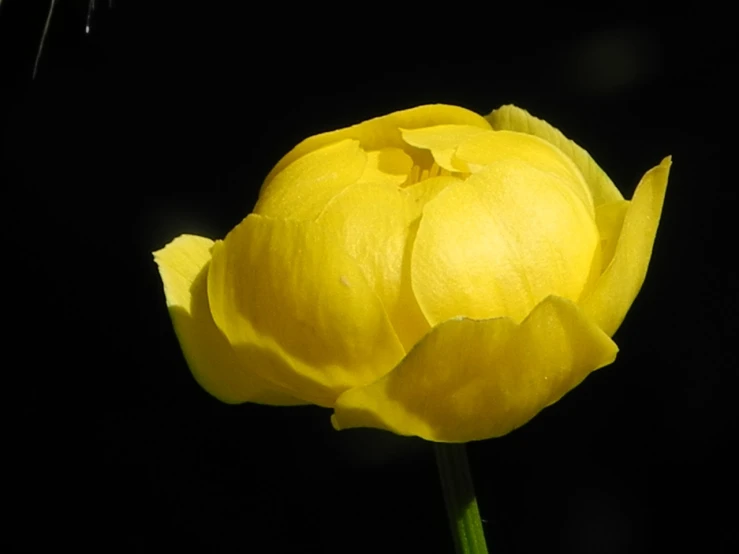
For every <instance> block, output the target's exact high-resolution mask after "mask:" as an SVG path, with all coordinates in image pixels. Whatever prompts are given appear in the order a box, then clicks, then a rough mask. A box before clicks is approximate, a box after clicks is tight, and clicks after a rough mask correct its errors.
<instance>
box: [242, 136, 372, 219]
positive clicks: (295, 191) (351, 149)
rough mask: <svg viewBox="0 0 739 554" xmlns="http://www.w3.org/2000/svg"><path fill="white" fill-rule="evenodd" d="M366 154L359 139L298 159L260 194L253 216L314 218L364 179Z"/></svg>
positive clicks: (328, 147) (316, 151) (319, 150)
mask: <svg viewBox="0 0 739 554" xmlns="http://www.w3.org/2000/svg"><path fill="white" fill-rule="evenodd" d="M366 164H367V155H366V154H365V153H364V151H363V150H362V149H361V148H360V147H359V142H358V141H356V140H342V141H339V142H336V143H335V144H330V145H328V146H324V147H323V148H319V149H318V150H315V151H313V152H310V153H308V154H306V155H305V156H303V157H301V158H298V159H296V160H295V161H294V162H293V163H291V164H290V165H288V166H287V167H286V168H285V169H284V170H283V171H281V172H280V173H279V174H277V175H276V176H275V178H274V179H272V181H270V183H269V184H268V185H267V186H265V187H263V188H262V190H261V192H260V193H259V200H258V201H257V205H256V206H255V207H254V213H256V214H261V215H266V216H269V217H275V218H280V219H286V218H289V219H314V218H316V217H317V216H318V214H319V213H321V211H322V210H323V208H324V207H325V206H326V204H327V203H328V202H329V201H330V200H331V199H332V198H333V197H334V196H336V195H337V194H339V193H340V192H341V191H342V190H344V189H345V188H346V187H348V186H349V185H352V184H354V183H355V182H357V180H358V179H359V178H360V177H361V176H362V173H363V172H364V169H365V166H366Z"/></svg>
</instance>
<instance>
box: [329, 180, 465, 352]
mask: <svg viewBox="0 0 739 554" xmlns="http://www.w3.org/2000/svg"><path fill="white" fill-rule="evenodd" d="M457 182H459V180H458V179H456V178H454V177H449V176H447V177H437V178H433V179H427V180H425V181H421V182H420V183H417V184H415V185H412V186H409V187H405V188H402V189H401V188H398V187H397V186H394V185H392V184H388V183H386V184H385V185H381V184H378V183H362V182H360V183H357V184H355V185H352V186H350V187H348V188H347V189H345V190H344V191H343V192H342V193H341V194H339V195H338V196H336V198H334V199H333V200H332V201H331V202H330V203H329V205H328V206H327V207H326V209H325V210H324V212H323V213H322V214H321V216H320V217H319V218H318V220H317V223H319V224H320V225H323V226H325V227H326V229H329V230H330V231H329V232H330V233H331V234H332V236H333V237H334V238H333V240H334V241H336V242H337V243H340V244H341V247H342V248H343V250H344V251H345V252H347V253H348V254H349V255H350V256H351V257H352V259H353V260H354V261H355V262H356V263H357V265H358V266H359V268H360V269H361V270H362V273H363V274H364V277H365V279H366V281H367V283H368V284H369V285H370V287H372V289H373V290H374V291H375V293H376V294H377V296H378V297H379V298H380V300H381V301H382V304H383V306H384V307H385V311H386V312H387V314H388V317H389V318H390V321H391V323H392V325H393V328H394V329H395V332H396V333H397V335H398V338H399V339H400V342H401V343H402V344H403V347H404V348H405V349H406V350H410V348H411V347H412V346H413V345H414V344H415V343H416V342H418V340H419V339H420V338H421V337H422V336H423V335H425V334H426V333H427V332H428V330H429V329H430V328H431V327H430V326H429V324H428V322H427V321H426V318H425V317H424V316H423V313H422V312H421V309H420V308H419V306H418V302H417V301H416V297H415V295H414V294H413V289H412V287H411V277H410V272H411V270H410V268H411V251H412V244H413V240H414V238H415V233H416V230H417V228H418V219H419V218H420V217H421V211H422V210H423V206H424V205H425V203H426V202H427V201H428V200H430V199H431V198H433V197H434V196H435V195H436V194H438V193H439V192H440V191H441V190H443V189H444V188H445V187H447V186H449V185H451V184H454V183H457ZM358 206H366V209H358V208H357V207H358ZM378 245H380V246H381V248H379V249H378Z"/></svg>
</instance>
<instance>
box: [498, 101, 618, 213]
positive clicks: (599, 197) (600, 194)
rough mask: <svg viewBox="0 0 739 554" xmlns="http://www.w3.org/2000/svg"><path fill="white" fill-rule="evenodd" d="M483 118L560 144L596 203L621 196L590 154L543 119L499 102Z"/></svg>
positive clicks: (507, 128) (560, 147) (502, 127)
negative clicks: (495, 107)
mask: <svg viewBox="0 0 739 554" xmlns="http://www.w3.org/2000/svg"><path fill="white" fill-rule="evenodd" d="M485 119H487V120H488V122H489V123H490V125H491V126H492V128H493V129H495V130H508V131H517V132H519V133H526V134H529V135H535V136H537V137H539V138H542V139H544V140H546V141H547V142H549V143H551V144H553V145H554V146H556V147H557V148H559V149H560V150H561V151H562V152H564V153H565V154H566V155H567V156H569V158H570V159H571V160H572V161H573V162H575V165H577V167H578V168H579V169H580V172H581V173H582V174H583V176H584V177H585V180H586V181H587V183H588V185H590V190H591V192H592V194H593V200H594V202H595V205H596V206H599V205H600V204H605V203H607V202H616V201H618V200H623V199H624V198H623V196H621V193H620V192H619V190H618V189H617V188H616V186H615V185H614V184H613V181H611V179H610V177H608V175H606V173H605V172H604V171H603V170H602V169H601V168H600V166H598V164H597V163H595V160H593V158H592V157H591V156H590V154H588V153H587V151H585V150H584V149H582V148H581V147H579V146H578V145H577V144H575V143H574V142H573V141H571V140H569V139H568V138H567V137H565V136H564V135H563V134H562V133H561V132H560V131H559V130H557V129H555V128H554V127H552V126H551V125H550V124H549V123H547V122H546V121H542V120H541V119H538V118H536V117H534V116H532V115H531V114H529V112H527V111H526V110H522V109H521V108H517V107H516V106H502V107H501V108H498V109H497V110H493V111H492V112H491V113H490V115H488V116H487V117H486V118H485Z"/></svg>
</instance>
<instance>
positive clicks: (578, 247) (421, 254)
mask: <svg viewBox="0 0 739 554" xmlns="http://www.w3.org/2000/svg"><path fill="white" fill-rule="evenodd" d="M598 241H599V237H598V230H597V228H596V226H595V222H594V220H593V218H592V217H591V215H590V213H589V210H588V208H587V207H586V206H585V205H584V204H583V203H582V202H581V201H580V199H579V198H578V197H577V196H576V195H575V194H574V192H573V191H572V189H571V188H570V187H569V186H567V185H565V184H563V183H562V182H561V180H560V179H558V178H557V176H556V175H553V174H551V173H546V172H543V171H541V170H539V169H538V168H536V167H533V166H531V165H529V164H526V163H524V162H520V161H516V160H512V159H510V160H502V161H500V162H497V163H493V164H491V165H489V166H487V167H485V169H483V170H482V171H480V172H479V173H476V174H474V175H472V176H470V177H469V178H468V179H467V180H466V181H464V182H458V183H455V184H451V185H449V186H448V187H446V188H445V189H444V190H442V191H441V192H439V193H438V194H437V195H436V197H435V198H434V199H433V200H431V201H429V202H428V203H427V204H426V206H425V208H424V211H423V217H422V218H421V222H420V226H419V229H418V234H417V236H416V240H415V243H414V246H413V254H412V260H411V279H412V285H413V290H414V292H415V295H416V298H417V299H418V303H419V305H420V306H421V309H422V311H423V313H424V315H425V316H426V319H427V320H428V321H429V323H430V324H431V325H432V326H434V325H437V324H439V323H441V322H443V321H446V320H448V319H451V318H454V317H458V316H464V317H469V318H473V319H488V318H494V317H502V316H508V317H511V318H512V319H513V320H514V321H517V322H519V321H521V320H522V319H523V318H524V317H526V315H528V313H529V312H530V311H531V310H532V309H533V308H534V306H536V305H537V304H538V303H539V302H541V301H542V300H543V299H544V298H545V297H547V296H549V295H551V294H556V295H558V296H563V297H565V298H569V299H570V300H577V299H578V298H579V296H580V294H581V292H582V290H583V288H584V286H585V283H586V282H587V279H588V276H589V275H590V270H591V265H592V261H593V256H594V253H595V252H596V249H597V245H598Z"/></svg>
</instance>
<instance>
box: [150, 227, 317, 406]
mask: <svg viewBox="0 0 739 554" xmlns="http://www.w3.org/2000/svg"><path fill="white" fill-rule="evenodd" d="M212 246H213V241H212V240H210V239H206V238H203V237H196V236H192V235H182V236H180V237H178V238H176V239H175V240H174V241H172V242H171V243H169V244H168V245H167V246H165V247H164V248H163V249H161V250H159V251H157V252H155V253H154V260H155V261H156V263H157V265H158V266H159V274H160V275H161V277H162V282H163V283H164V294H165V296H166V298H167V306H168V307H169V314H170V316H171V317H172V323H173V325H174V328H175V331H176V333H177V338H178V339H179V341H180V346H181V347H182V351H183V353H184V354H185V358H186V359H187V363H188V365H189V366H190V370H191V371H192V373H193V375H194V376H195V379H196V380H197V381H198V383H200V385H201V386H202V387H203V388H204V389H205V390H207V391H208V392H209V393H210V394H212V395H213V396H215V397H216V398H218V399H219V400H222V401H223V402H228V403H233V404H236V403H239V402H257V403H261V404H274V405H291V404H301V403H303V402H302V401H300V400H297V399H295V398H293V397H292V396H290V395H288V394H287V393H285V392H280V391H279V390H276V389H275V387H274V386H272V385H270V384H269V383H268V382H267V381H264V380H263V379H261V378H260V377H259V376H257V375H256V374H254V372H253V370H252V368H250V367H246V366H245V365H244V363H243V362H242V361H241V360H240V359H239V357H238V356H237V355H236V353H235V352H234V350H233V349H232V348H231V345H230V344H229V343H228V341H227V340H226V337H224V336H223V334H222V333H221V332H220V331H219V330H218V328H217V327H216V325H215V323H214V322H213V318H212V317H211V314H210V307H209V305H208V294H207V275H208V267H209V264H210V250H211V247H212Z"/></svg>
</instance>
